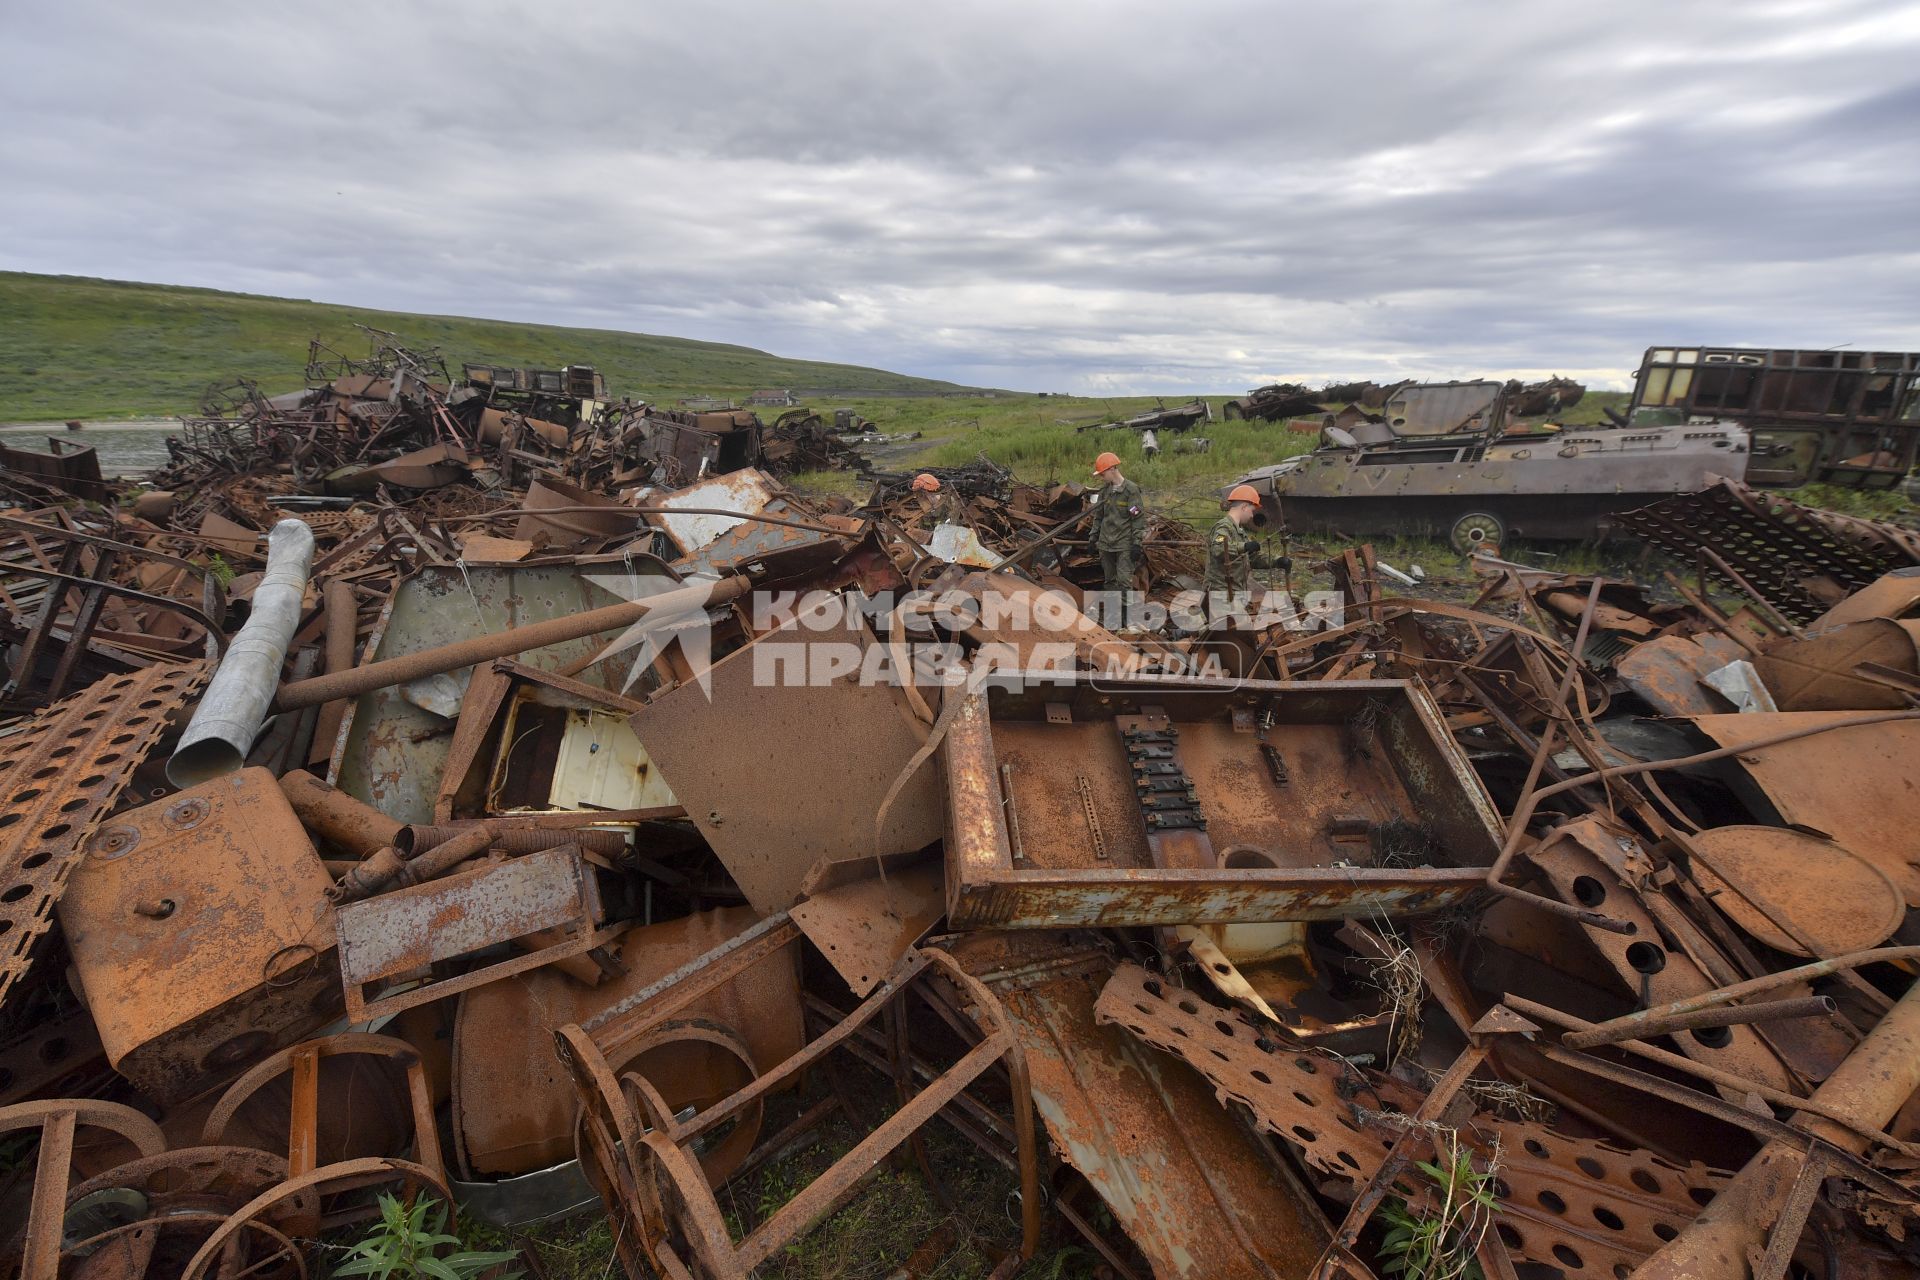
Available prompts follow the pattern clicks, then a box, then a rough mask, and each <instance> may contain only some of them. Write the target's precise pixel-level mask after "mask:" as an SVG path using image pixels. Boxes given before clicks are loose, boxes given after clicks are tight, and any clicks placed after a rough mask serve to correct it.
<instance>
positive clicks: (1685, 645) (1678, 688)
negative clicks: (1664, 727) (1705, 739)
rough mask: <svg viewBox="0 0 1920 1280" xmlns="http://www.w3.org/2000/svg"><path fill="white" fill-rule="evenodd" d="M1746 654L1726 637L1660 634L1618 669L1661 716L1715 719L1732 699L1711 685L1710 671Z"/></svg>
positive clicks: (1632, 652) (1627, 656) (1628, 655)
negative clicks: (1708, 681)
mask: <svg viewBox="0 0 1920 1280" xmlns="http://www.w3.org/2000/svg"><path fill="white" fill-rule="evenodd" d="M1744 656H1746V650H1744V649H1742V648H1741V647H1740V646H1739V645H1737V644H1735V643H1734V642H1733V641H1731V640H1729V639H1727V638H1726V637H1724V636H1718V635H1710V634H1709V635H1699V636H1661V637H1659V638H1657V639H1654V640H1648V641H1646V642H1645V643H1644V644H1637V645H1635V646H1634V647H1633V648H1632V649H1630V650H1628V651H1627V653H1626V654H1624V655H1623V656H1622V657H1621V658H1620V660H1619V662H1617V663H1615V664H1614V671H1615V672H1616V673H1617V674H1618V675H1619V677H1620V679H1621V680H1622V681H1624V682H1625V683H1626V686H1627V688H1629V689H1631V690H1633V691H1634V692H1635V693H1637V694H1639V695H1640V697H1641V698H1642V699H1643V700H1644V701H1645V702H1646V704H1647V705H1648V706H1650V707H1652V708H1653V709H1654V710H1655V711H1656V712H1658V713H1659V714H1661V715H1667V716H1710V715H1717V714H1719V713H1720V712H1723V711H1725V710H1726V709H1727V700H1726V698H1725V697H1724V696H1723V695H1722V694H1720V693H1718V692H1717V691H1715V690H1713V689H1711V688H1709V687H1708V686H1707V685H1706V683H1705V677H1706V675H1707V673H1708V672H1710V671H1717V670H1719V669H1720V668H1721V667H1724V666H1726V665H1727V664H1728V663H1729V662H1733V661H1736V660H1738V659H1739V658H1742V657H1744Z"/></svg>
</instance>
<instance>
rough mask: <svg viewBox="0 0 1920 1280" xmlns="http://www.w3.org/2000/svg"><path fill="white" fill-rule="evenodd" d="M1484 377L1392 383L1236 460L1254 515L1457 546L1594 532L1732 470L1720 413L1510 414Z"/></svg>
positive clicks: (1735, 450) (1737, 461) (1731, 435)
mask: <svg viewBox="0 0 1920 1280" xmlns="http://www.w3.org/2000/svg"><path fill="white" fill-rule="evenodd" d="M1510 416H1511V410H1510V406H1509V403H1508V399H1507V393H1506V388H1505V387H1504V386H1503V385H1502V384H1500V383H1498V382H1491V381H1477V382H1447V383H1428V384H1423V385H1417V386H1405V387H1401V388H1399V389H1398V390H1396V391H1395V392H1394V393H1393V394H1392V396H1391V397H1390V398H1389V399H1388V400H1387V402H1386V405H1385V407H1384V410H1383V412H1382V413H1381V414H1380V415H1379V416H1378V417H1377V418H1376V417H1373V416H1372V415H1357V416H1356V417H1355V418H1354V419H1353V420H1352V421H1351V422H1350V424H1349V425H1347V426H1328V427H1325V428H1323V429H1322V431H1321V434H1320V445H1319V447H1318V448H1316V449H1314V450H1313V451H1312V452H1310V453H1305V454H1301V455H1299V456H1297V457H1293V458H1289V459H1287V460H1286V461H1284V462H1280V463H1276V464H1274V465H1272V466H1267V467H1260V468H1257V469H1255V470H1253V471H1250V472H1248V473H1247V474H1246V475H1244V476H1242V477H1240V479H1239V480H1237V481H1235V484H1236V485H1238V484H1247V485H1252V486H1253V487H1254V488H1255V489H1256V490H1258V491H1259V492H1260V495H1261V513H1260V516H1259V517H1258V519H1259V520H1260V522H1261V523H1263V524H1265V523H1272V524H1276V525H1277V524H1279V523H1280V521H1281V520H1282V518H1283V513H1284V519H1285V522H1286V525H1287V527H1288V528H1290V529H1292V530H1294V531H1297V532H1330V533H1337V534H1340V535H1344V536H1371V535H1375V534H1381V535H1390V534H1424V535H1433V536H1441V537H1445V538H1447V539H1448V540H1449V541H1450V542H1451V543H1452V544H1453V546H1454V547H1455V548H1456V549H1457V550H1460V551H1461V552H1462V553H1467V552H1472V551H1475V550H1479V549H1481V548H1483V547H1484V548H1497V547H1499V546H1500V545H1501V544H1502V543H1503V542H1504V541H1505V539H1506V538H1507V537H1508V536H1509V535H1512V536H1524V537H1528V538H1541V539H1581V540H1585V539H1594V538H1598V537H1602V536H1605V535H1606V534H1607V533H1608V532H1610V531H1611V529H1612V528H1613V520H1612V517H1613V516H1614V514H1615V513H1616V512H1620V511H1625V510H1628V509H1631V508H1634V507H1639V506H1645V505H1647V504H1648V503H1651V502H1656V501H1658V500H1660V499H1662V498H1664V497H1667V496H1668V495H1671V494H1676V493H1693V492H1696V491H1698V490H1700V489H1703V488H1705V487H1706V486H1707V485H1708V484H1709V483H1711V482H1712V481H1713V480H1714V479H1716V478H1719V477H1727V478H1730V479H1734V480H1738V479H1740V478H1741V476H1742V475H1744V474H1745V472H1746V468H1747V464H1748V437H1747V432H1746V430H1745V429H1744V428H1742V427H1740V426H1738V425H1734V424H1730V423H1715V424H1696V425H1689V424H1687V423H1685V422H1671V423H1666V424H1658V425H1656V424H1645V425H1635V426H1631V427H1601V428H1592V427H1578V428H1575V427H1568V428H1564V429H1562V428H1556V427H1550V426H1543V427H1540V428H1535V429H1525V428H1514V427H1512V426H1511V425H1510Z"/></svg>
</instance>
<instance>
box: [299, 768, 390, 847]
mask: <svg viewBox="0 0 1920 1280" xmlns="http://www.w3.org/2000/svg"><path fill="white" fill-rule="evenodd" d="M280 790H281V791H283V792H285V793H286V797H287V802H288V803H289V804H291V805H292V806H293V812H294V815H295V816H296V817H298V818H299V819H300V825H302V826H304V827H305V828H306V829H307V830H309V831H311V832H313V833H314V834H315V835H317V836H319V837H320V838H321V839H323V840H325V841H326V842H327V843H328V844H330V845H333V846H334V847H335V848H337V849H342V850H345V851H346V852H348V853H351V854H353V855H355V856H356V857H361V858H364V857H367V856H368V855H369V854H371V853H372V852H373V851H374V850H375V849H380V848H384V847H386V846H387V845H391V844H392V843H393V842H394V838H395V837H396V836H398V835H399V834H400V827H401V824H400V823H399V822H398V821H397V820H395V819H393V818H389V817H388V816H387V815H386V814H384V813H382V812H380V811H379V810H378V809H376V808H374V807H373V806H372V805H368V804H362V803H361V802H360V801H358V800H355V799H354V798H353V797H352V796H350V795H348V794H347V793H346V792H344V791H341V790H339V789H338V788H335V787H330V786H328V785H327V784H326V783H324V782H322V781H321V780H320V779H318V778H316V777H314V776H313V775H312V774H310V773H308V772H307V771H306V770H304V769H290V770H288V771H287V772H286V773H285V774H284V775H282V776H281V778H280Z"/></svg>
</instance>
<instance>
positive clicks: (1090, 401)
mask: <svg viewBox="0 0 1920 1280" xmlns="http://www.w3.org/2000/svg"><path fill="white" fill-rule="evenodd" d="M1227 399H1228V397H1226V396H1208V397H1206V400H1207V402H1208V404H1210V405H1211V406H1212V408H1213V414H1214V419H1215V420H1214V421H1213V422H1205V423H1201V424H1200V425H1198V426H1196V427H1195V428H1194V429H1193V430H1192V431H1191V432H1188V433H1187V436H1185V437H1182V436H1177V435H1173V434H1171V433H1168V432H1161V433H1160V456H1159V457H1158V458H1156V459H1155V460H1153V461H1151V462H1149V461H1147V460H1146V459H1145V458H1144V457H1143V456H1142V455H1141V452H1140V436H1139V434H1138V433H1137V432H1133V431H1075V430H1074V428H1075V427H1076V426H1079V425H1082V424H1085V423H1097V422H1106V421H1114V420H1118V419H1121V418H1126V417H1130V416H1132V415H1134V414H1137V413H1140V412H1141V411H1143V410H1146V409H1151V408H1153V407H1154V406H1155V405H1157V404H1159V403H1160V401H1159V400H1157V399H1155V398H1153V397H1150V396H1131V397H1128V396H1118V397H1106V398H1100V399H1094V398H1086V397H1080V398H1075V397H1062V396H1046V397H1040V396H1012V397H997V398H986V397H960V396H954V397H943V398H939V399H922V400H899V399H891V400H887V399H855V400H846V401H835V402H834V404H833V405H827V404H825V403H822V404H820V405H817V406H815V407H816V408H821V409H826V408H832V407H837V406H840V405H850V406H851V407H853V408H855V409H857V410H859V411H860V412H861V413H862V414H864V415H866V416H867V417H868V418H871V419H872V420H873V423H874V427H875V429H877V430H879V431H882V432H885V433H887V434H896V433H904V432H914V431H918V432H921V433H922V435H921V438H920V439H919V440H917V441H914V442H913V443H911V444H906V445H889V446H881V447H880V449H879V450H878V451H877V453H876V456H875V464H876V466H878V467H879V468H880V469H881V470H884V471H906V470H911V469H912V468H914V467H916V466H929V465H931V466H958V465H961V464H963V463H967V462H971V461H973V460H974V459H975V458H977V457H979V456H980V455H982V454H985V455H986V456H987V457H989V458H991V459H992V460H993V461H995V462H997V463H999V464H1000V465H1001V466H1004V467H1008V468H1010V469H1011V470H1012V471H1013V473H1014V474H1015V475H1016V476H1018V477H1019V478H1020V479H1022V480H1026V481H1030V482H1032V483H1034V484H1054V483H1058V482H1060V481H1063V480H1073V481H1077V482H1079V483H1081V484H1090V483H1092V481H1093V460H1094V459H1095V458H1096V457H1098V456H1099V455H1100V454H1101V453H1102V452H1104V451H1106V450H1109V449H1110V450H1112V451H1113V452H1114V453H1117V454H1119V455H1120V459H1121V469H1122V470H1123V471H1125V472H1126V474H1127V475H1128V476H1129V477H1131V478H1132V479H1134V480H1136V481H1138V482H1139V483H1140V485H1141V486H1142V487H1143V488H1144V489H1145V490H1146V491H1147V499H1148V501H1149V502H1150V503H1152V504H1153V505H1154V507H1155V508H1156V509H1157V510H1160V511H1162V512H1165V513H1166V514H1169V515H1172V516H1173V517H1175V518H1176V519H1181V520H1185V521H1187V522H1188V523H1189V524H1192V525H1195V526H1196V527H1198V528H1202V529H1204V528H1205V527H1206V526H1208V525H1211V524H1212V523H1213V521H1215V520H1216V519H1218V518H1219V515H1220V491H1221V489H1223V488H1225V487H1226V486H1227V485H1228V484H1230V483H1231V482H1232V481H1233V480H1234V479H1235V477H1237V476H1240V475H1243V474H1245V473H1246V472H1248V471H1250V470H1252V469H1253V468H1255V467H1260V466H1266V465H1268V464H1269V463H1274V462H1279V461H1280V460H1281V459H1283V458H1288V457H1291V456H1293V455H1294V454H1296V453H1301V452H1304V451H1306V450H1308V449H1311V448H1312V447H1313V446H1314V444H1315V443H1316V441H1317V437H1316V436H1314V435H1308V434H1301V433H1297V432H1293V431H1289V430H1288V429H1287V428H1286V425H1285V424H1284V423H1278V422H1275V423H1266V422H1245V421H1239V422H1228V421H1225V420H1224V419H1223V418H1222V416H1221V406H1222V405H1223V404H1224V403H1225V402H1226V400H1227ZM1625 400H1626V396H1625V394H1624V393H1622V392H1602V393H1599V394H1597V395H1595V394H1589V395H1588V396H1587V397H1586V398H1585V399H1583V400H1582V401H1581V402H1580V403H1579V404H1578V405H1577V406H1575V408H1574V411H1573V412H1571V413H1569V414H1568V415H1567V421H1568V422H1569V423H1570V424H1580V423H1587V422H1592V421H1598V420H1600V419H1601V417H1602V414H1601V408H1602V406H1604V405H1612V406H1614V407H1616V408H1617V407H1619V406H1621V405H1622V404H1624V403H1625ZM1167 402H1168V403H1178V402H1179V401H1178V399H1177V398H1175V397H1169V398H1168V401H1167ZM1197 436H1198V437H1205V438H1206V439H1208V440H1210V441H1212V445H1211V447H1210V448H1209V450H1208V451H1207V452H1206V453H1181V452H1178V446H1179V444H1180V442H1181V441H1182V440H1183V439H1187V438H1192V437H1197ZM829 474H831V473H829ZM815 486H818V487H817V488H816V487H815ZM796 487H800V488H804V489H808V490H809V491H817V492H852V491H853V490H851V489H849V488H847V487H846V482H844V481H841V482H839V483H838V484H837V485H836V484H830V483H827V482H825V481H824V480H821V479H819V478H816V477H813V476H808V477H801V478H799V480H798V483H797V486H796Z"/></svg>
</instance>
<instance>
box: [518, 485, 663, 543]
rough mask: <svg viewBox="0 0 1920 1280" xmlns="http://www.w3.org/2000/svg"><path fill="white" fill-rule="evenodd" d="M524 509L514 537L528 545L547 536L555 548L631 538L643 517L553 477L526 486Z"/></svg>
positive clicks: (620, 505)
mask: <svg viewBox="0 0 1920 1280" xmlns="http://www.w3.org/2000/svg"><path fill="white" fill-rule="evenodd" d="M556 508H566V509H565V510H559V511H555V509H556ZM581 508H593V510H581ZM521 509H522V510H523V511H525V512H526V514H525V515H523V516H521V517H520V523H519V524H517V525H515V526H514V528H513V536H514V537H515V538H519V539H523V540H526V541H531V540H532V539H534V538H535V537H537V536H544V537H545V539H546V541H547V545H549V546H552V547H577V546H581V545H583V544H587V543H593V544H596V545H598V544H604V543H606V542H609V541H611V540H613V539H615V538H619V537H621V536H623V535H630V534H632V533H633V531H634V529H635V528H637V527H638V526H639V524H640V517H639V516H638V515H636V514H634V513H633V512H632V511H631V510H628V509H627V508H626V506H625V504H623V503H620V502H616V501H614V500H613V499H612V498H608V497H603V496H602V495H600V494H597V493H594V492H593V491H591V490H588V489H582V488H580V487H579V486H578V485H571V484H568V483H566V482H565V481H563V480H556V479H554V478H553V477H551V476H539V477H536V478H535V480H534V481H533V483H532V484H530V485H528V486H527V498H526V501H525V502H524V503H522V504H521ZM550 512H552V514H549V513H550Z"/></svg>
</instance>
